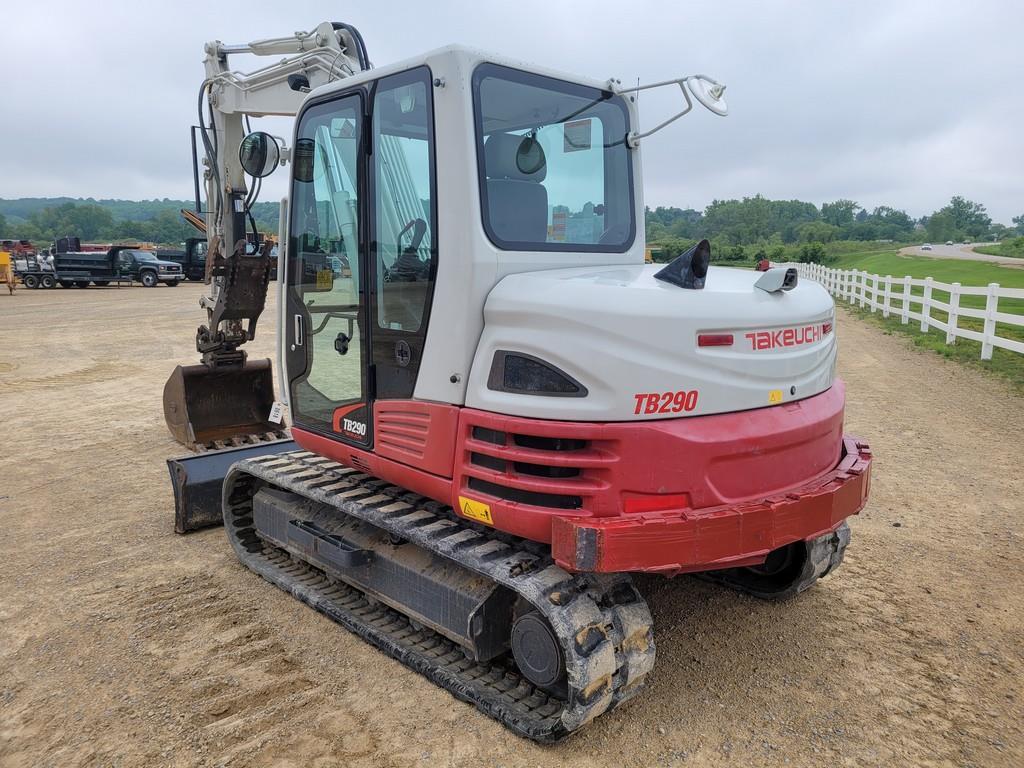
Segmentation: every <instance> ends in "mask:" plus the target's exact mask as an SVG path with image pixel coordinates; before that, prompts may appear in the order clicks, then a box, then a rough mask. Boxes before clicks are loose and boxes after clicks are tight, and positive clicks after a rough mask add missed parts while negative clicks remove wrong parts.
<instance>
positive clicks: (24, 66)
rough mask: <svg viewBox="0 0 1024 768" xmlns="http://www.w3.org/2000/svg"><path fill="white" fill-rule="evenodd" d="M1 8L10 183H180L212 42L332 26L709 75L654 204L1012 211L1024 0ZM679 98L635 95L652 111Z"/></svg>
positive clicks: (555, 64) (1023, 120) (407, 49)
mask: <svg viewBox="0 0 1024 768" xmlns="http://www.w3.org/2000/svg"><path fill="white" fill-rule="evenodd" d="M4 5H5V7H4V11H3V17H4V19H3V21H4V24H3V26H4V30H5V32H4V61H5V64H4V66H3V75H2V77H0V94H2V98H0V103H2V104H3V115H4V118H3V120H2V121H0V139H2V148H3V149H2V157H3V159H2V160H0V197H5V198H12V197H41V196H47V197H50V196H58V195H69V196H73V197H97V198H99V197H113V198H126V199H143V198H145V199H149V198H163V197H171V198H189V197H191V194H192V181H191V165H190V146H189V138H188V128H189V125H191V124H192V123H193V121H194V119H195V102H196V93H197V89H198V86H199V83H200V81H201V79H202V76H203V69H202V56H203V43H204V42H205V41H206V40H210V39H215V38H216V39H220V40H223V41H224V42H225V43H242V42H248V41H249V40H253V39H258V38H263V37H275V36H280V35H284V34H288V33H291V32H293V31H295V30H297V29H310V28H312V27H313V26H315V24H316V23H317V22H319V21H322V20H339V21H348V22H350V23H352V24H355V25H356V26H357V27H359V29H360V30H361V31H362V33H363V36H364V37H365V38H366V43H367V47H368V48H369V53H370V58H371V59H372V60H373V61H374V63H376V64H378V65H379V64H386V63H389V62H392V61H396V60H399V59H404V58H408V57H410V56H412V55H414V54H416V53H418V52H422V51H427V50H430V49H432V48H436V47H439V46H441V45H444V44H447V43H452V42H458V43H464V44H467V45H471V46H473V47H476V48H484V49H489V50H494V51H496V52H499V53H503V54H507V55H511V56H515V57H518V58H523V59H527V60H530V61H535V62H537V63H540V64H544V65H547V66H550V67H552V68H555V69H561V70H565V71H569V72H578V73H581V74H586V75H590V76H593V77H598V78H601V79H604V78H607V77H611V76H615V77H618V78H619V79H621V80H622V81H623V83H627V82H636V79H637V78H638V77H639V78H640V79H641V80H642V81H645V82H647V81H653V80H660V79H665V78H668V77H674V76H678V75H682V74H687V73H693V72H701V73H706V74H709V75H711V76H713V77H715V78H717V79H719V80H721V81H722V82H724V83H726V84H727V85H728V93H727V97H728V100H729V104H730V109H731V114H730V116H729V117H727V118H725V119H722V118H718V117H715V116H713V115H712V114H711V113H710V112H706V111H704V110H700V111H699V112H698V111H695V112H694V113H692V114H691V115H689V116H687V117H686V118H684V119H683V120H681V121H679V122H678V123H676V124H673V125H672V126H671V127H669V128H668V129H666V130H664V131H662V132H661V133H660V134H656V135H655V136H653V137H651V138H650V139H647V140H646V141H645V142H644V147H643V151H644V168H645V171H644V172H645V179H644V187H645V195H646V202H647V204H648V205H651V206H652V207H653V206H657V205H673V206H678V207H682V208H687V207H692V208H698V209H700V208H703V207H704V206H705V205H707V204H708V203H709V202H710V201H711V200H713V199H715V198H732V197H742V196H745V195H753V194H756V193H758V192H760V193H762V194H764V195H766V196H769V197H775V198H787V199H788V198H798V199H801V200H810V201H813V202H815V203H818V204H820V203H821V202H823V201H829V200H834V199H836V198H839V197H849V198H852V199H854V200H856V201H858V202H859V203H860V204H861V205H863V206H866V207H868V208H871V207H874V206H876V205H893V206H896V207H901V208H905V209H907V211H908V212H909V213H910V214H912V215H914V216H920V215H922V214H926V213H930V212H931V211H933V210H935V209H936V208H939V207H941V206H942V205H943V204H944V203H946V202H947V201H948V200H949V198H950V197H951V196H952V195H954V194H962V195H966V196H967V197H969V198H971V199H974V200H977V201H979V202H982V203H984V204H985V205H986V206H987V207H988V210H989V213H990V214H991V215H992V216H993V218H994V219H995V220H996V221H1000V222H1002V223H1006V224H1009V222H1010V218H1011V217H1012V216H1015V215H1018V214H1021V213H1024V183H1022V182H1024V151H1022V149H1024V128H1022V126H1024V87H1022V77H1024V46H1022V45H1021V43H1020V30H1021V29H1022V28H1024V3H1021V2H1017V1H1016V0H1005V1H1004V2H994V1H993V2H989V1H988V0H973V1H972V2H938V1H936V0H931V1H930V2H902V1H900V0H889V2H871V1H869V0H864V1H861V2H846V1H840V0H814V1H813V2H803V1H800V2H795V1H794V2H754V1H753V0H748V2H724V1H723V0H717V1H716V2H690V1H687V0H677V1H676V2H634V1H632V0H630V1H629V2H614V3H612V2H608V3H604V2H599V1H598V0H593V1H592V2H580V3H577V2H572V1H571V0H561V1H560V2H557V1H556V0H544V1H543V2H532V1H530V0H516V2H502V3H485V2H482V1H478V2H447V1H443V0H431V1H430V2H426V1H425V0H418V1H416V2H408V1H407V0H384V1H383V2H381V1H379V0H378V1H377V2H348V3H342V2H337V1H336V0H335V1H334V2H300V3H261V2H256V1H255V0H252V1H251V2H248V3H240V2H227V1H226V0H224V1H222V2H207V3H203V2H192V1H191V0H183V1H180V2H160V3H157V2H153V3H149V2H142V1H141V0H135V1H134V2H109V1H108V0H104V2H101V3H88V2H81V1H80V0H79V1H76V2H51V1H49V0H34V1H32V2H29V1H28V0H9V2H6V3H5V4H4ZM677 98H678V92H676V94H675V95H672V94H670V93H668V92H666V93H664V94H654V93H651V94H647V93H645V94H644V96H643V99H642V102H641V103H642V106H643V118H644V120H645V121H646V122H647V123H648V124H653V123H654V122H656V121H658V118H659V116H661V115H663V114H668V112H669V110H671V109H672V108H673V107H674V106H675V99H677ZM278 130H280V127H278ZM283 176H284V174H282V173H279V174H277V175H276V177H275V179H276V182H277V183H276V184H271V185H268V187H267V192H266V193H265V194H264V198H263V199H268V198H270V197H272V196H274V195H280V193H281V192H283V185H281V184H280V182H281V181H282V179H283Z"/></svg>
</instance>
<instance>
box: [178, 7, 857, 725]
mask: <svg viewBox="0 0 1024 768" xmlns="http://www.w3.org/2000/svg"><path fill="white" fill-rule="evenodd" d="M239 54H256V55H267V56H274V57H283V58H278V60H277V61H276V62H275V63H274V64H271V65H270V66H268V67H265V68H263V69H258V70H255V71H253V72H250V73H242V72H238V71H235V70H232V69H231V67H230V65H229V61H230V60H231V58H232V57H234V56H236V55H239ZM205 65H206V78H205V80H204V82H203V85H202V88H201V89H200V94H199V117H200V132H201V133H202V136H203V141H202V144H203V148H204V150H205V161H204V162H205V171H204V178H205V184H206V193H207V202H208V205H207V207H208V210H207V211H206V213H205V221H206V223H207V237H208V246H209V248H208V254H209V257H208V259H207V281H208V285H209V294H210V295H209V296H204V298H203V300H202V305H203V307H204V308H205V309H206V312H207V317H206V320H207V322H206V323H204V324H203V325H201V326H200V327H199V329H198V331H197V335H196V348H197V351H198V353H199V354H200V356H201V362H200V363H199V364H198V365H194V366H186V367H184V368H182V367H179V368H178V369H176V370H175V372H174V373H173V374H172V376H171V378H170V379H169V381H168V384H167V387H166V388H165V393H164V395H165V397H164V409H165V417H166V419H167V423H168V426H169V428H170V430H171V432H172V434H173V435H174V436H175V437H176V438H178V439H179V440H180V441H181V442H183V443H184V444H186V445H188V446H189V447H190V448H193V449H194V450H197V451H199V452H197V453H194V454H192V455H189V456H186V457H183V458H180V459H172V460H170V461H169V462H168V466H169V469H170V473H171V479H172V485H173V487H174V493H175V507H176V526H177V529H178V530H179V531H185V530H191V529H194V528H197V527H200V526H203V525H209V524H214V523H221V522H222V523H223V525H224V527H225V530H226V532H227V537H228V540H229V541H230V543H231V546H232V547H233V548H234V551H235V553H236V554H237V556H238V558H239V559H240V561H241V562H242V563H243V564H245V565H246V566H247V567H248V568H249V569H251V570H252V571H253V572H255V573H256V574H258V575H260V576H262V577H263V578H264V579H265V580H267V581H269V582H270V583H271V584H274V585H276V586H277V587H279V588H281V589H283V590H285V591H287V592H289V593H291V594H292V595H294V596H295V597H296V598H298V599H299V600H301V601H303V602H305V603H307V604H308V605H309V606H311V607H312V608H314V609H316V610H317V611H319V612H321V613H322V614H324V615H326V616H328V617H330V618H331V619H333V620H334V621H335V622H337V623H338V624H340V625H341V626H342V627H344V628H346V629H348V630H349V631H351V632H353V633H355V634H356V635H358V636H359V637H362V638H363V639H365V640H366V641H367V642H369V643H370V644H372V645H374V646H375V647H377V648H378V649H380V650H381V651H383V652H384V653H386V654H388V655H390V656H392V657H393V658H395V659H397V660H398V661H400V662H401V663H403V664H405V665H406V666H408V667H409V668H411V669H413V670H415V671H416V672H418V673H420V674H422V675H424V676H425V677H427V678H428V679H430V680H431V681H433V682H434V683H436V684H437V685H438V686H440V687H441V688H444V689H445V690H447V691H449V692H450V693H451V694H452V695H453V696H455V697H456V698H458V699H460V700H463V701H466V702H469V703H471V704H472V705H474V706H475V707H477V708H478V709H479V710H480V711H481V712H483V713H484V714H486V715H488V716H490V717H492V718H494V719H496V720H498V721H499V722H501V723H502V724H504V725H505V726H507V727H508V728H509V729H511V730H512V731H513V732H515V733H516V734H519V735H521V736H524V737H527V738H529V739H533V740H536V741H538V742H544V743H551V742H556V741H558V740H560V739H563V738H565V737H566V736H568V735H569V734H571V733H573V732H574V731H576V730H577V729H579V728H580V727H582V726H583V725H585V724H586V723H588V722H590V721H591V720H593V719H594V718H596V717H598V716H599V715H602V714H605V713H608V712H611V711H612V710H614V709H615V708H616V707H618V706H619V705H621V704H623V703H624V702H626V701H628V700H630V699H631V698H633V697H635V696H636V695H637V694H638V693H639V692H640V691H641V690H642V689H643V687H644V685H645V682H646V681H647V680H648V679H650V678H651V676H652V673H653V670H654V664H655V636H654V628H653V623H652V618H651V611H650V609H649V607H648V605H647V602H646V601H645V599H644V598H643V596H642V595H641V593H640V592H639V591H638V590H637V588H636V586H635V585H634V582H633V578H634V575H635V574H657V575H660V576H663V577H674V576H677V575H680V574H698V575H700V576H701V577H703V578H707V579H711V580H713V581H715V582H717V583H719V584H722V585H725V586H727V587H730V588H733V589H735V590H738V591H740V592H743V593H746V594H748V595H752V596H754V597H757V598H761V599H764V600H784V599H788V598H792V597H794V596H796V595H798V594H799V593H801V592H803V591H804V590H806V589H808V588H810V587H811V586H812V585H814V584H815V583H816V582H817V581H818V580H820V579H821V578H823V577H824V576H826V575H828V574H830V573H832V572H833V571H834V570H835V569H836V568H837V567H838V566H839V564H840V563H841V562H842V559H843V554H844V552H845V550H846V547H847V545H848V543H849V540H850V529H849V526H848V523H847V519H848V518H849V517H850V516H852V515H855V514H857V513H858V512H859V511H860V510H861V509H862V508H863V507H864V505H865V503H866V502H867V498H868V491H869V485H870V468H871V451H870V448H869V446H868V445H867V444H866V443H865V442H864V441H862V440H860V439H858V438H856V437H852V436H850V435H847V434H846V433H845V432H844V424H843V414H844V403H845V389H844V385H843V383H842V381H841V380H840V379H838V378H837V377H836V337H835V308H834V304H833V302H832V299H831V298H830V296H829V295H828V293H827V292H826V291H825V290H824V289H823V288H822V287H821V286H819V285H818V284H816V283H814V282H810V281H799V280H798V277H797V274H796V272H795V271H794V270H791V269H786V268H768V269H767V270H766V271H753V270H743V269H733V268H721V267H717V266H711V265H710V263H709V262H710V257H711V250H710V246H709V244H708V242H707V241H706V240H705V241H702V242H700V243H698V244H697V245H695V246H694V247H693V248H691V249H690V250H689V251H687V252H686V253H684V254H682V255H681V256H679V257H678V258H676V259H675V260H674V261H672V262H670V263H668V264H646V263H645V258H644V256H645V243H644V230H643V221H644V202H643V195H642V189H643V184H642V164H641V146H642V144H643V143H644V142H646V141H648V140H655V139H650V137H651V136H652V135H653V134H654V133H656V132H658V131H660V130H662V129H664V128H665V127H666V126H668V125H669V124H670V123H672V122H674V121H675V120H676V119H678V118H680V117H682V116H683V115H684V114H686V113H687V112H689V111H690V110H691V109H692V108H693V107H694V105H695V103H698V104H701V105H703V106H705V107H707V108H708V109H709V110H711V111H712V112H713V113H715V114H717V115H725V114H726V112H727V108H726V104H725V99H724V86H722V85H721V84H719V83H717V82H716V81H714V80H713V79H711V78H709V77H706V76H703V75H692V76H687V77H680V78H676V79H673V80H667V81H664V82H658V83H651V84H650V85H643V86H640V85H637V86H624V85H623V84H622V83H621V82H620V81H619V80H617V79H606V80H601V79H593V78H586V77H578V76H574V75H569V74H565V73H562V72H558V71H554V70H550V69H547V68H544V67H540V66H536V65H533V64H529V63H526V62H522V61H516V60H513V59H509V58H506V57H503V56H498V55H494V54H491V53H487V52H483V51H478V50H473V49H469V48H465V47H461V46H450V47H446V48H442V49H439V50H435V51H431V52H428V53H424V54H421V55H417V56H414V57H412V58H410V59H408V60H405V61H401V62H398V63H394V64H389V65H386V66H380V67H373V66H371V64H370V60H369V57H368V54H367V49H366V45H365V42H364V41H363V38H362V36H361V35H360V34H359V32H358V31H357V30H356V29H355V28H354V27H353V26H351V25H350V24H345V23H337V22H334V23H323V24H320V25H319V26H317V27H316V28H315V29H314V30H313V31H312V32H299V33H296V34H295V35H293V36H290V37H282V38H275V39H271V40H261V41H256V42H252V43H249V44H245V45H226V44H223V43H221V42H219V41H214V42H211V43H208V44H207V45H206V62H205ZM661 87H667V88H670V89H673V92H674V88H676V87H677V88H678V89H679V96H680V104H679V112H678V113H676V114H674V115H671V116H669V117H668V118H667V119H665V120H663V121H661V122H660V123H659V124H657V125H655V126H653V127H645V126H643V125H641V123H640V119H639V113H638V109H637V96H638V94H639V93H640V92H641V91H643V90H644V89H647V88H661ZM270 114H273V115H293V116H294V118H295V124H294V133H293V135H292V136H291V137H290V146H289V145H288V142H287V141H286V140H285V139H282V138H278V137H274V136H271V135H270V134H268V133H266V132H260V131H255V132H253V131H247V123H248V120H249V118H250V117H260V116H263V115H270ZM282 165H288V166H289V167H290V189H289V194H288V196H287V198H285V199H284V200H283V201H282V204H281V220H280V237H279V242H280V244H281V253H280V277H279V280H278V282H277V285H276V290H277V308H278V317H277V360H276V369H277V373H278V387H277V393H276V396H275V394H274V387H273V377H272V370H273V367H274V366H272V364H271V361H270V360H262V361H249V360H247V359H246V356H245V350H244V349H243V346H244V344H245V343H246V342H248V341H250V340H251V339H252V338H253V336H254V334H255V328H256V322H257V320H258V318H259V316H260V314H261V312H262V311H263V308H264V304H265V300H266V296H267V291H268V288H269V285H270V280H269V258H268V254H267V252H266V250H265V249H264V250H263V251H261V252H256V253H253V252H251V251H252V249H251V248H246V245H245V244H246V236H245V232H246V228H247V225H251V224H252V222H251V220H249V216H248V213H247V212H248V210H249V207H250V206H251V205H252V202H253V200H255V196H256V194H258V190H259V186H260V180H261V179H262V178H264V177H265V176H266V175H268V174H269V173H271V172H273V171H274V170H275V169H276V168H278V167H280V166H282ZM285 412H287V413H288V414H289V415H290V419H291V428H290V434H288V432H287V430H286V429H285V427H284V426H283V421H282V414H283V413H285ZM239 588H247V589H248V588H251V585H248V584H246V585H241V584H240V585H239Z"/></svg>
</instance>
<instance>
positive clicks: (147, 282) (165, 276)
mask: <svg viewBox="0 0 1024 768" xmlns="http://www.w3.org/2000/svg"><path fill="white" fill-rule="evenodd" d="M54 250H56V249H54ZM19 266H22V264H21V262H19ZM16 274H17V275H18V277H19V278H21V282H22V283H24V284H25V287H26V288H53V287H54V286H55V285H61V286H63V287H64V288H70V287H72V286H76V287H78V288H87V287H88V286H89V284H90V283H91V284H93V285H98V286H105V285H110V284H111V283H112V282H115V281H118V282H138V283H142V285H144V286H146V287H147V288H152V287H154V286H156V285H159V284H160V283H164V284H165V285H169V286H171V287H174V286H176V285H177V284H178V283H180V282H181V281H182V279H183V273H182V267H181V265H180V264H178V263H175V262H173V261H165V260H162V259H158V258H157V257H156V256H155V255H153V253H152V252H150V251H144V250H142V249H140V248H137V247H135V246H131V245H115V246H112V247H111V248H109V249H107V251H106V252H104V253H99V252H89V251H63V252H62V251H59V250H57V252H56V253H53V255H52V264H51V263H47V261H46V260H45V259H43V258H36V257H31V258H28V259H26V260H25V262H24V264H23V268H22V269H19V270H16Z"/></svg>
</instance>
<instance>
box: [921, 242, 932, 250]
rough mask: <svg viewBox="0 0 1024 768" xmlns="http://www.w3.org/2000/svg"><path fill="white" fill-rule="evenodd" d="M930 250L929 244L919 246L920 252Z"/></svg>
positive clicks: (930, 245)
mask: <svg viewBox="0 0 1024 768" xmlns="http://www.w3.org/2000/svg"><path fill="white" fill-rule="evenodd" d="M931 249H932V244H931V243H925V244H924V245H922V246H921V250H922V251H930V250H931Z"/></svg>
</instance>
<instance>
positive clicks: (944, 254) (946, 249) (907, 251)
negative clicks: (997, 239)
mask: <svg viewBox="0 0 1024 768" xmlns="http://www.w3.org/2000/svg"><path fill="white" fill-rule="evenodd" d="M977 245H991V243H963V244H959V245H940V244H938V243H933V244H932V250H930V251H922V250H921V246H919V245H911V246H909V247H907V248H900V253H902V254H903V255H905V256H926V257H928V258H930V259H960V260H962V261H987V262H990V263H992V264H1005V265H1006V266H1010V267H1020V268H1021V269H1024V259H1015V258H1014V257H1012V256H993V255H991V254H988V253H975V252H974V250H973V248H974V247H975V246H977Z"/></svg>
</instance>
